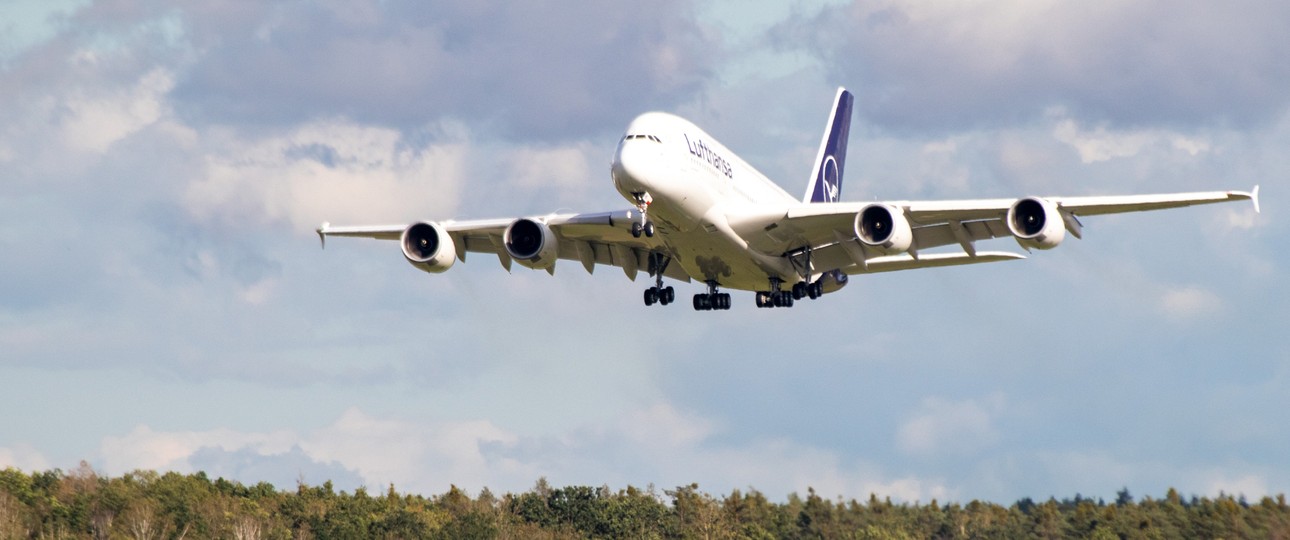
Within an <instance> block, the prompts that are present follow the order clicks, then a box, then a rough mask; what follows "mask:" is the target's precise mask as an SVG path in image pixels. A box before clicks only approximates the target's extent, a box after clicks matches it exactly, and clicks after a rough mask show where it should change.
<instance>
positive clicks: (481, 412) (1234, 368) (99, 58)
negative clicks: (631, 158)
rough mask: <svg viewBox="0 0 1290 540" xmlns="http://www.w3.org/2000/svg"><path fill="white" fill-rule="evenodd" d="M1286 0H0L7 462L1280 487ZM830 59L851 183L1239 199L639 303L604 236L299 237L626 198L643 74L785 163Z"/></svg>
mask: <svg viewBox="0 0 1290 540" xmlns="http://www.w3.org/2000/svg"><path fill="white" fill-rule="evenodd" d="M459 4H460V5H459ZM1287 21H1290V4H1287V3H1285V2H1279V1H1273V0H1269V1H1246V0H1240V1H1237V2H1234V3H1232V2H1229V3H1209V2H1181V3H1180V2H1168V1H1164V0H1159V1H1117V2H1080V3H1071V2H1060V1H1055V0H1038V1H1034V0H1025V1H1023V0H997V1H986V0H980V1H972V2H952V3H946V2H935V1H930V0H926V1H925V0H872V1H856V2H845V1H835V2H828V3H809V2H778V1H769V0H767V1H757V2H743V1H739V2H736V1H733V0H706V1H700V2H677V1H672V0H660V1H659V2H651V3H648V4H645V3H635V4H631V3H629V4H620V5H610V4H608V3H603V2H562V1H556V2H543V3H512V2H497V1H488V0H485V1H479V2H469V3H459V2H433V1H432V2H422V1H414V0H380V1H378V0H357V1H356V0H322V1H314V2H297V1H258V0H257V1H247V0H211V1H204V2H178V3H176V2H168V1H162V0H105V1H89V0H78V1H46V0H19V1H16V2H5V3H4V4H3V5H0V97H2V98H3V99H0V224H3V226H2V227H0V389H2V390H0V411H2V412H0V467H6V466H12V467H18V468H21V469H23V470H28V471H30V470H45V469H51V468H61V469H64V470H68V469H72V468H75V466H76V465H77V463H79V462H80V461H81V460H86V461H88V462H89V463H90V464H91V465H92V466H94V467H95V469H96V470H98V471H99V472H101V473H103V474H110V475H120V474H123V473H125V472H128V471H131V470H135V469H156V470H174V471H179V472H185V473H186V472H195V471H199V470H200V471H206V472H207V473H208V474H210V475H211V476H212V477H214V476H223V477H226V478H232V479H236V480H240V481H242V482H245V483H254V482H259V481H268V482H272V483H273V484H274V485H276V486H278V487H279V488H284V489H291V488H293V487H294V485H295V483H296V482H298V481H303V482H305V483H308V484H311V485H316V484H320V483H322V482H324V481H326V480H331V481H332V482H333V483H334V484H335V485H336V486H337V488H338V489H347V490H352V489H355V488H358V487H360V486H366V487H369V488H373V489H382V488H383V487H384V486H387V485H389V484H394V485H395V487H396V488H397V489H400V490H404V491H411V492H420V493H423V494H437V493H442V492H444V491H446V490H447V489H448V488H449V486H450V485H457V486H459V487H461V488H463V489H467V490H469V491H472V492H477V491H478V490H480V489H482V488H483V487H485V486H487V487H488V488H490V489H491V490H493V491H494V492H507V491H509V492H521V491H525V490H527V489H529V488H530V487H532V486H533V485H534V483H535V482H536V481H537V480H538V479H539V478H543V477H545V478H546V479H547V480H548V481H549V482H550V483H551V484H552V485H557V486H559V485H592V486H601V485H607V486H609V487H610V488H613V489H620V488H625V487H626V486H628V485H634V486H639V487H645V486H648V485H654V486H657V487H658V489H660V490H663V489H671V488H673V487H675V486H678V485H688V484H689V483H691V482H697V483H698V484H699V487H700V489H701V490H703V491H706V492H708V493H712V494H716V495H718V496H719V495H722V494H726V493H729V492H730V491H731V490H733V489H743V490H746V489H749V488H754V489H757V490H760V491H761V492H763V493H765V494H767V496H768V497H771V498H772V499H776V500H783V499H784V498H785V497H787V495H788V494H789V493H792V492H797V493H805V491H806V489H807V488H808V487H813V488H815V490H816V491H817V492H818V493H820V494H821V495H823V496H826V497H843V498H847V499H849V498H857V499H861V500H863V499H864V498H867V497H868V495H869V494H870V493H876V494H878V495H880V496H890V497H892V498H893V499H896V500H900V501H907V502H912V501H922V502H927V501H930V500H931V499H938V500H941V501H946V500H956V501H964V502H966V501H969V500H972V499H983V500H991V501H996V502H1001V503H1005V504H1007V503H1010V502H1012V501H1015V500H1017V499H1019V498H1022V497H1032V498H1035V499H1046V498H1048V497H1049V496H1056V497H1058V498H1062V497H1071V496H1074V495H1075V494H1083V495H1084V496H1093V497H1104V498H1107V499H1112V498H1114V496H1115V493H1116V492H1117V491H1118V490H1120V489H1122V488H1128V489H1129V490H1130V492H1131V493H1132V494H1135V495H1152V496H1156V497H1160V496H1163V494H1164V493H1165V491H1166V490H1167V489H1168V488H1169V487H1174V488H1177V489H1178V490H1179V491H1180V492H1182V493H1184V494H1196V495H1204V496H1214V495H1217V494H1219V493H1239V494H1244V495H1246V496H1248V497H1259V496H1263V495H1267V494H1276V493H1283V492H1285V491H1287V487H1288V486H1290V459H1287V458H1286V452H1285V449H1286V448H1290V423H1287V422H1286V421H1285V411H1286V410H1290V333H1288V332H1286V331H1285V329H1286V322H1285V321H1287V320H1290V307H1287V305H1286V301H1285V300H1286V299H1287V298H1290V281H1288V280H1287V272H1286V267H1287V265H1288V264H1290V258H1288V257H1290V255H1287V250H1286V249H1285V247H1286V246H1287V245H1290V224H1288V223H1287V218H1286V217H1285V216H1286V215H1287V214H1286V212H1285V211H1284V210H1283V208H1284V207H1285V204H1284V203H1282V202H1281V201H1284V197H1283V196H1282V194H1283V193H1284V192H1285V187H1286V186H1287V184H1288V183H1287V179H1290V153H1287V152H1286V149H1287V148H1290V93H1287V92H1286V91H1285V89H1286V88H1290V62H1286V60H1285V59H1286V58H1290V41H1287V40H1286V39H1285V35H1286V34H1287V31H1288V30H1290V29H1288V28H1287V24H1290V23H1288V22H1287ZM839 86H845V87H847V88H849V89H850V90H852V91H853V92H854V93H855V95H856V109H855V118H854V121H853V126H852V129H851V141H850V149H849V152H848V154H849V158H850V159H849V160H848V163H847V168H846V178H845V182H844V184H843V191H842V198H843V200H851V201H862V200H883V199H901V200H908V199H915V200H916V199H954V198H997V197H1021V196H1029V195H1039V196H1045V195H1047V196H1056V195H1099V194H1133V193H1163V192H1176V191H1208V190H1229V189H1238V190H1248V189H1250V188H1251V187H1252V186H1254V185H1255V184H1260V185H1261V186H1262V193H1263V196H1262V213H1260V214H1255V213H1254V212H1253V209H1252V208H1251V205H1249V204H1248V203H1239V204H1237V203H1233V204H1223V205H1213V206H1203V207H1197V208H1186V209H1178V210H1171V211H1165V212H1151V213H1141V214H1131V215H1119V216H1100V217H1091V218H1085V219H1084V220H1083V221H1084V239H1083V240H1076V239H1073V238H1068V239H1067V240H1066V242H1065V243H1063V245H1061V246H1060V247H1058V248H1057V249H1054V250H1051V251H1045V252H1035V253H1033V254H1031V256H1030V258H1028V259H1027V260H1025V261H1017V262H1006V263H998V264H991V265H980V266H975V267H958V268H942V269H929V270H919V271H910V272H900V273H891V274H883V275H873V276H861V277H858V278H856V279H853V280H852V282H851V283H850V285H849V286H848V287H847V288H845V289H843V290H842V291H840V292H838V293H837V294H832V295H829V296H827V297H825V298H824V299H822V300H820V301H816V302H809V303H801V304H799V305H798V307H796V308H794V309H791V310H786V309H780V310H758V309H755V308H753V299H752V296H751V294H750V293H742V294H741V293H736V294H735V295H734V302H733V304H734V306H733V309H732V310H730V311H725V312H694V311H692V310H690V309H689V306H688V305H687V304H688V302H679V303H678V305H677V306H672V307H669V308H660V307H657V306H655V307H650V308H646V307H645V306H644V305H642V303H641V301H640V298H641V290H643V289H644V288H645V287H646V286H647V285H648V284H647V283H646V281H645V280H644V279H638V280H637V281H635V282H632V281H629V280H627V279H625V278H624V275H623V274H622V273H621V272H620V271H618V270H617V269H615V268H608V267H602V268H600V269H599V270H598V271H596V272H595V273H594V274H592V275H588V274H587V273H586V272H585V271H583V270H582V268H581V266H580V265H578V264H576V263H570V264H565V263H561V264H560V265H559V266H558V267H557V268H558V271H557V272H556V274H555V276H554V277H552V276H549V275H547V273H546V272H542V271H530V270H526V269H523V268H520V267H515V269H514V271H513V272H511V273H507V271H506V270H504V269H503V268H502V267H501V265H500V264H498V263H497V262H496V261H494V260H492V258H491V257H489V256H486V255H481V254H475V255H471V256H470V257H468V259H467V262H466V263H465V264H458V265H456V266H455V267H454V268H453V269H452V270H451V271H449V272H447V273H444V274H440V275H430V274H425V273H422V272H419V271H417V270H416V269H414V268H412V267H411V266H410V265H408V264H407V262H406V261H404V260H403V257H402V256H401V254H400V252H399V250H398V247H397V245H396V244H394V243H391V242H380V241H372V240H363V239H335V240H333V241H331V242H329V243H328V245H327V249H326V250H322V249H320V247H319V242H318V238H317V236H316V235H315V233H314V228H315V227H317V226H318V224H319V223H321V222H323V221H329V222H331V223H334V224H337V225H345V224H351V225H357V224H387V223H404V222H411V221H414V220H419V219H432V220H433V219H447V218H459V219H469V218H493V217H522V216H529V215H545V214H548V213H550V212H553V211H581V212H596V211H605V210H616V209H623V208H627V207H628V206H629V205H628V202H627V201H625V200H623V199H622V198H621V197H619V196H618V195H617V194H616V192H615V191H614V189H613V187H612V184H611V181H610V178H609V173H608V164H609V160H610V158H611V156H612V153H613V150H614V147H615V145H616V143H617V141H618V138H619V137H620V136H621V133H622V130H623V128H625V127H626V125H627V123H628V122H630V120H631V119H632V118H633V117H635V116H636V115H638V114H640V113H642V112H645V111H651V110H662V111H669V112H673V113H676V114H680V115H682V116H684V117H686V118H688V119H690V120H692V121H694V122H695V123H697V124H698V125H700V126H703V127H704V129H705V130H706V131H707V132H708V133H710V134H711V135H712V136H713V137H715V138H717V139H719V140H721V141H722V142H723V143H724V144H725V146H727V147H729V148H731V149H732V150H733V151H735V152H737V153H739V155H740V156H741V157H743V158H744V159H746V160H747V161H748V162H750V163H751V164H753V165H754V166H756V167H757V168H758V169H759V170H761V171H762V172H764V173H765V174H767V175H768V176H769V177H771V178H772V179H774V180H775V181H776V182H778V183H779V184H780V185H781V186H782V187H784V188H785V189H786V190H787V191H789V192H790V193H798V192H800V191H801V190H803V189H804V188H805V185H806V180H807V178H808V176H809V170H810V166H811V162H812V160H813V156H814V154H815V151H816V145H817V144H818V141H819V137H820V132H821V130H822V129H823V127H824V124H825V121H826V120H827V114H828V111H829V106H830V104H831V100H832V97H833V95H834V92H835V89H836V88H837V87H839ZM983 245H988V249H1004V250H1017V249H1019V248H1018V247H1017V246H1016V244H1015V242H1013V241H1011V240H1009V239H997V240H993V241H990V242H988V243H986V244H983ZM691 289H694V290H693V291H691ZM698 289H699V287H698V286H696V285H679V286H678V290H677V294H678V297H680V298H685V297H686V295H689V294H693V293H694V292H698Z"/></svg>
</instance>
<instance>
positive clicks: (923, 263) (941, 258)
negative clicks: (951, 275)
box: [845, 251, 1026, 274]
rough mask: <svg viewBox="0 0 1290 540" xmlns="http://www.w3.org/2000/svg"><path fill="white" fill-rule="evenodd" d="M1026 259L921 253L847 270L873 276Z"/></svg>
mask: <svg viewBox="0 0 1290 540" xmlns="http://www.w3.org/2000/svg"><path fill="white" fill-rule="evenodd" d="M1024 258H1026V256H1025V255H1021V254H1018V253H1010V252H1007V251H978V252H976V256H972V255H968V254H967V253H920V254H919V255H918V258H917V259H915V258H913V257H911V256H909V255H908V254H902V255H891V256H886V257H874V258H872V259H869V260H867V261H865V263H866V264H865V265H863V266H861V265H855V266H849V267H847V268H845V271H846V273H848V274H873V273H875V272H893V271H896V270H913V269H915V268H936V267H939V266H958V265H961V264H976V263H987V262H998V261H1013V260H1018V259H1024Z"/></svg>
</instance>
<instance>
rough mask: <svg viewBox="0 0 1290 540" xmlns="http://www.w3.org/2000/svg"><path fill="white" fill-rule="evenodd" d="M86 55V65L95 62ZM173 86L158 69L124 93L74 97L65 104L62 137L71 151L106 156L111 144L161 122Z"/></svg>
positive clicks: (169, 76)
mask: <svg viewBox="0 0 1290 540" xmlns="http://www.w3.org/2000/svg"><path fill="white" fill-rule="evenodd" d="M84 54H85V55H86V56H87V57H88V58H86V59H85V60H84V61H87V62H93V61H94V55H93V53H89V52H86V53H84ZM173 86H174V78H173V77H172V76H171V74H170V73H168V72H167V71H166V70H164V69H161V68H157V69H153V70H152V71H149V72H148V73H145V74H144V75H143V77H141V78H140V79H139V81H138V83H136V84H135V85H134V87H133V88H129V89H126V91H125V92H119V91H118V92H112V91H111V90H110V89H109V91H108V92H106V93H105V94H104V95H77V96H71V97H69V98H68V99H67V100H66V101H65V102H64V104H63V106H64V107H65V108H66V110H67V112H66V113H65V114H66V116H65V118H64V120H63V123H62V129H63V137H64V139H65V140H66V141H67V143H68V146H69V147H71V148H78V149H83V150H87V151H91V152H97V153H102V152H105V151H106V150H107V149H108V147H109V146H111V145H112V143H115V142H117V141H119V140H121V139H123V138H125V137H126V136H129V135H130V134H132V133H134V132H136V131H138V130H140V129H142V128H143V127H145V126H147V125H149V124H152V123H154V122H156V121H158V120H160V119H161V118H162V117H163V115H165V114H166V113H167V111H166V105H165V103H164V101H163V99H164V95H165V94H166V93H167V92H169V91H170V89H171V88H172V87H173Z"/></svg>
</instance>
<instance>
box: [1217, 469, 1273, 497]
mask: <svg viewBox="0 0 1290 540" xmlns="http://www.w3.org/2000/svg"><path fill="white" fill-rule="evenodd" d="M1209 476H1210V480H1209V483H1208V484H1207V485H1206V493H1208V494H1211V495H1217V494H1219V493H1225V494H1227V495H1244V496H1246V497H1247V498H1259V497H1263V496H1264V495H1267V494H1268V493H1271V491H1270V490H1269V489H1268V481H1267V479H1265V478H1263V477H1261V476H1259V475H1255V474H1245V475H1240V476H1237V477H1235V478H1233V477H1231V476H1228V475H1227V474H1225V473H1221V472H1215V473H1211V474H1210V475H1209Z"/></svg>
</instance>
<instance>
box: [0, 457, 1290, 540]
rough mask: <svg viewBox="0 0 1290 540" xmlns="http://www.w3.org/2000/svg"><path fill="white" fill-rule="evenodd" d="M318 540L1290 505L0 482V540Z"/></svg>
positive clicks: (1175, 519) (18, 475) (1132, 521)
mask: <svg viewBox="0 0 1290 540" xmlns="http://www.w3.org/2000/svg"><path fill="white" fill-rule="evenodd" d="M22 538H33V539H37V538H39V539H45V538H49V539H61V538H75V539H81V538H92V539H116V538H125V539H207V538H221V539H222V538H233V539H239V540H251V539H327V538H346V539H348V538H381V539H396V538H399V539H407V538H445V539H447V538H452V539H477V538H478V539H491V538H502V539H509V538H542V539H566V538H568V539H574V538H696V539H727V538H864V539H870V538H872V539H883V538H891V539H900V538H1098V539H1103V538H1105V539H1111V538H1282V539H1290V509H1288V508H1287V506H1286V500H1285V495H1284V494H1281V495H1277V496H1275V497H1264V498H1262V499H1260V500H1258V501H1247V500H1246V499H1245V498H1244V497H1233V496H1230V495H1222V494H1220V495H1219V496H1217V497H1216V498H1208V497H1196V496H1190V497H1186V498H1184V497H1183V496H1180V495H1179V494H1178V493H1177V492H1176V491H1175V490H1173V489H1170V490H1169V491H1168V492H1167V493H1166V494H1165V496H1164V497H1162V498H1159V499H1156V498H1152V497H1142V498H1141V499H1135V498H1134V497H1133V496H1132V495H1131V494H1130V493H1129V491H1128V490H1127V489H1124V490H1121V491H1120V492H1119V493H1118V494H1117V497H1116V498H1115V500H1113V501H1109V502H1108V501H1103V500H1102V499H1090V498H1085V497H1081V496H1079V495H1075V496H1074V498H1070V499H1062V500H1057V499H1056V498H1049V499H1047V500H1044V501H1042V502H1040V501H1034V500H1031V499H1029V498H1026V499H1022V500H1019V501H1016V502H1015V503H1013V504H1011V505H1010V506H1002V505H999V504H996V503H992V502H983V501H972V502H969V503H967V504H959V503H954V502H949V503H939V502H937V501H935V500H932V501H929V502H927V503H915V504H910V503H893V502H892V501H891V500H890V499H888V498H879V497H877V496H873V495H871V496H869V498H868V499H867V500H865V501H863V502H861V501H857V500H854V499H852V500H842V499H840V498H839V499H829V498H826V497H822V496H820V495H819V494H817V493H816V492H815V491H814V490H813V489H808V490H807V493H806V495H805V496H804V497H803V496H801V495H800V494H789V495H788V496H787V497H786V498H785V499H784V500H783V502H774V501H772V500H770V499H768V498H767V497H766V496H765V495H764V494H762V493H760V492H758V491H757V490H755V489H748V490H746V491H743V490H734V491H732V492H730V493H729V494H726V495H723V496H713V495H710V494H708V493H705V492H703V491H701V490H700V489H699V486H697V485H694V484H691V485H687V486H678V487H676V488H674V489H664V490H662V491H661V492H659V491H658V490H656V489H655V488H654V487H652V486H650V487H647V488H645V489H638V488H635V487H627V488H625V489H619V490H617V491H614V490H611V489H610V488H609V487H589V486H568V487H553V486H550V485H548V483H547V481H546V480H545V479H539V480H538V481H537V482H536V484H535V485H534V486H533V488H531V489H530V490H528V491H526V492H523V493H518V494H514V493H507V494H505V495H501V496H498V495H496V494H494V493H492V492H491V491H489V490H488V489H487V488H485V489H483V490H482V491H481V492H480V493H478V494H476V495H474V496H472V495H471V494H469V493H466V492H464V491H462V490H460V489H458V488H457V487H455V486H453V487H450V488H449V489H448V491H447V492H445V493H442V494H439V495H433V496H428V497H427V496H424V495H418V494H409V493H399V492H398V491H397V490H396V489H395V487H394V486H389V488H388V490H386V491H385V492H384V493H379V494H372V493H369V492H367V491H366V490H364V489H361V488H360V489H357V490H355V491H353V492H352V493H350V492H346V491H336V490H335V489H334V488H333V486H332V485H331V483H330V482H326V483H323V484H322V485H321V486H309V485H306V484H304V483H298V484H297V485H296V486H295V488H294V489H291V490H280V489H278V488H276V487H274V486H273V485H271V484H268V483H259V484H255V485H250V486H248V485H243V484H241V483H239V482H235V481H229V480H225V479H223V478H216V479H213V480H212V479H211V478H209V477H208V476H207V475H206V474H205V473H201V472H198V473H195V474H180V473H176V472H165V473H158V472H154V471H134V472H131V473H127V474H125V475H122V476H120V477H111V478H108V477H103V476H100V475H98V474H97V473H95V471H94V470H93V469H92V468H91V467H90V466H89V465H88V464H85V463H82V464H81V466H80V467H78V468H77V469H76V470H73V471H70V472H64V471H61V470H51V471H41V472H31V473H24V472H22V471H19V470H17V469H13V468H7V469H5V470H3V471H0V539H4V540H8V539H22Z"/></svg>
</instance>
